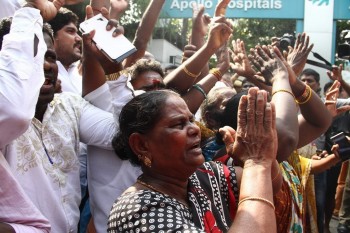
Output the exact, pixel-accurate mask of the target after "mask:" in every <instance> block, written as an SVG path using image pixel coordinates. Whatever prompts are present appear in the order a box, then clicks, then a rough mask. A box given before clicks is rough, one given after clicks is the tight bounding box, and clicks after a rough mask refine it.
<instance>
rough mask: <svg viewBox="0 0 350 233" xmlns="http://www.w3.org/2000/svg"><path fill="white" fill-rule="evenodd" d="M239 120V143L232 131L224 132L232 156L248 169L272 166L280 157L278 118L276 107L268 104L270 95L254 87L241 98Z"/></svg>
mask: <svg viewBox="0 0 350 233" xmlns="http://www.w3.org/2000/svg"><path fill="white" fill-rule="evenodd" d="M237 119H238V125H237V131H236V133H235V140H232V135H234V133H233V131H232V130H230V129H229V128H222V129H220V133H221V134H222V135H223V140H224V142H225V144H226V148H227V152H228V153H229V154H230V156H231V157H232V158H233V159H234V160H235V161H239V162H240V163H239V164H240V165H243V164H244V165H245V166H247V165H248V166H249V165H251V164H272V162H274V161H275V159H276V154H277V131H276V116H275V107H274V104H273V103H268V102H267V92H266V91H260V90H259V89H258V88H250V89H249V91H248V95H247V96H245V95H244V96H242V98H241V101H240V103H239V109H238V118H237ZM232 143H233V144H232ZM247 162H248V163H247Z"/></svg>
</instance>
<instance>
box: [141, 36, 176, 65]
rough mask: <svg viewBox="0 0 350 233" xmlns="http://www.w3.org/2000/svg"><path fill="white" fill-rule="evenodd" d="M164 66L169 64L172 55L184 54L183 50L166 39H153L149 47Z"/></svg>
mask: <svg viewBox="0 0 350 233" xmlns="http://www.w3.org/2000/svg"><path fill="white" fill-rule="evenodd" d="M147 51H149V52H150V53H152V54H153V55H154V56H155V58H156V60H157V61H159V62H160V63H161V64H162V66H163V67H164V66H167V65H169V64H170V63H169V59H170V56H179V57H181V56H182V51H181V50H180V49H178V48H177V47H176V46H174V45H172V44H171V43H169V42H168V41H167V40H164V39H152V40H151V42H150V44H149V45H148V49H147Z"/></svg>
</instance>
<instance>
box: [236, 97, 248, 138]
mask: <svg viewBox="0 0 350 233" xmlns="http://www.w3.org/2000/svg"><path fill="white" fill-rule="evenodd" d="M247 106H248V96H246V95H243V96H242V97H241V99H240V101H239V106H238V118H237V131H238V132H242V136H243V135H245V132H246V127H247Z"/></svg>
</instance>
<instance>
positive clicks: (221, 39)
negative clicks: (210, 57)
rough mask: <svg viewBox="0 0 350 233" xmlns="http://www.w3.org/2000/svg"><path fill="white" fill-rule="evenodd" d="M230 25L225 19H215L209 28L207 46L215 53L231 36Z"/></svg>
mask: <svg viewBox="0 0 350 233" xmlns="http://www.w3.org/2000/svg"><path fill="white" fill-rule="evenodd" d="M232 31H233V30H232V25H231V23H230V22H228V21H227V20H226V19H225V17H217V18H215V21H214V23H213V25H212V26H211V28H210V32H209V38H208V41H207V43H208V45H209V46H210V47H211V48H212V49H213V50H214V51H216V50H217V49H219V48H220V47H221V46H223V45H225V43H226V42H227V41H228V39H229V38H230V36H231V34H232Z"/></svg>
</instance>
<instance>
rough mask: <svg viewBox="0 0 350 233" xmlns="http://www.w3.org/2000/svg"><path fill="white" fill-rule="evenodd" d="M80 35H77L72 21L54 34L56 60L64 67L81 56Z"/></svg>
mask: <svg viewBox="0 0 350 233" xmlns="http://www.w3.org/2000/svg"><path fill="white" fill-rule="evenodd" d="M81 43H82V40H81V37H80V36H79V35H78V29H77V27H76V26H75V24H74V23H69V24H67V25H66V26H64V27H63V28H61V29H60V30H59V31H57V32H56V35H55V50H56V53H57V60H58V61H60V62H61V63H62V64H63V65H64V66H65V67H69V66H70V65H71V64H72V63H74V62H76V61H78V60H79V59H80V58H81Z"/></svg>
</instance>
